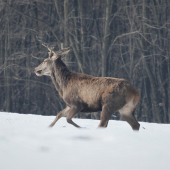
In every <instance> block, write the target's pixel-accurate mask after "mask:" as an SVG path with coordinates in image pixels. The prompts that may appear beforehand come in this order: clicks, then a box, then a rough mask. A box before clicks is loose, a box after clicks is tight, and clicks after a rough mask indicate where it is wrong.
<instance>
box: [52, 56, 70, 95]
mask: <svg viewBox="0 0 170 170" xmlns="http://www.w3.org/2000/svg"><path fill="white" fill-rule="evenodd" d="M70 73H71V72H70V71H69V70H68V68H67V66H66V65H65V64H64V63H63V62H62V61H61V59H60V58H59V59H57V60H56V61H55V62H54V63H53V67H52V73H51V78H52V81H53V83H54V85H55V88H56V90H57V91H58V92H59V94H60V96H61V97H62V96H63V89H64V88H65V87H67V84H68V81H69V77H70Z"/></svg>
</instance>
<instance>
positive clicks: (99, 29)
mask: <svg viewBox="0 0 170 170" xmlns="http://www.w3.org/2000/svg"><path fill="white" fill-rule="evenodd" d="M39 39H41V40H42V41H43V42H45V43H47V44H49V45H55V46H56V47H57V48H58V49H60V47H61V44H62V43H63V46H64V47H71V52H70V53H69V54H68V55H67V57H65V58H64V59H63V60H64V62H65V63H66V64H67V66H68V67H69V69H70V70H73V71H76V72H81V73H86V74H90V75H93V76H108V77H117V78H125V79H127V80H129V81H130V82H131V83H132V84H133V85H134V86H135V87H136V88H137V89H138V90H139V92H140V94H141V99H140V102H139V104H138V106H137V109H136V112H135V114H136V117H137V119H138V120H139V121H146V122H158V123H169V122H170V104H169V103H170V89H169V83H170V80H169V77H170V48H169V46H170V1H169V0H48V1H47V0H0V111H6V112H17V113H31V114H41V115H56V114H57V113H58V112H59V111H60V110H61V109H63V108H64V107H65V103H64V102H63V100H62V99H61V98H60V97H59V95H58V93H57V91H56V90H55V88H54V85H53V84H52V81H51V79H50V78H49V77H45V76H43V77H37V76H36V75H35V74H34V68H35V67H36V66H38V65H39V64H40V63H41V62H42V61H43V59H45V58H47V57H48V53H47V49H46V48H44V47H43V46H42V45H41V42H40V41H38V40H39ZM77 117H80V118H93V119H99V117H100V114H99V113H87V114H80V113H79V114H78V115H77ZM112 119H116V120H119V119H120V116H119V114H118V113H115V114H114V116H113V117H112Z"/></svg>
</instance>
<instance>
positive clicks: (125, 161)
mask: <svg viewBox="0 0 170 170" xmlns="http://www.w3.org/2000/svg"><path fill="white" fill-rule="evenodd" d="M53 119H54V116H40V115H31V114H27V115H25V114H17V113H6V112H0V169H3V170H4V169H22V170H23V169H59V170H60V169H68V170H69V169H79V170H81V169H87V170H90V169H102V170H104V169H148V170H150V169H161V170H163V169H167V170H168V169H170V161H169V158H170V125H168V124H156V123H144V122H140V124H141V128H140V131H139V132H134V131H133V130H132V129H131V127H130V126H129V125H128V124H127V122H124V121H114V120H110V122H109V125H108V128H106V129H96V127H97V126H98V124H99V120H88V119H74V121H75V122H76V123H77V124H78V125H80V126H82V127H86V128H82V129H77V128H75V127H73V126H72V125H69V124H68V123H67V122H66V119H65V118H61V119H60V120H59V121H58V122H57V123H56V125H55V126H54V127H53V128H48V125H49V124H50V123H51V122H52V121H53ZM144 128H145V129H144Z"/></svg>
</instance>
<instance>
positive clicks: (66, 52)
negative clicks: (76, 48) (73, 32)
mask: <svg viewBox="0 0 170 170" xmlns="http://www.w3.org/2000/svg"><path fill="white" fill-rule="evenodd" d="M69 52H70V50H67V51H65V52H63V53H61V56H63V55H67V54H68V53H69Z"/></svg>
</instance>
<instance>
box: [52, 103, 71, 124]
mask: <svg viewBox="0 0 170 170" xmlns="http://www.w3.org/2000/svg"><path fill="white" fill-rule="evenodd" d="M69 111H70V107H69V106H67V107H66V108H65V109H64V110H62V111H60V112H59V113H58V114H57V116H56V118H55V119H54V121H53V122H52V123H51V124H50V126H49V127H53V126H54V125H55V123H56V122H57V121H58V120H59V119H60V118H61V117H64V116H67V114H68V113H69Z"/></svg>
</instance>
